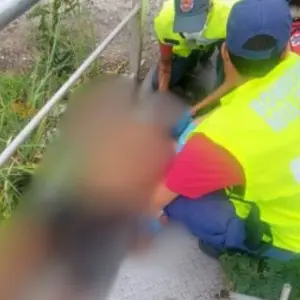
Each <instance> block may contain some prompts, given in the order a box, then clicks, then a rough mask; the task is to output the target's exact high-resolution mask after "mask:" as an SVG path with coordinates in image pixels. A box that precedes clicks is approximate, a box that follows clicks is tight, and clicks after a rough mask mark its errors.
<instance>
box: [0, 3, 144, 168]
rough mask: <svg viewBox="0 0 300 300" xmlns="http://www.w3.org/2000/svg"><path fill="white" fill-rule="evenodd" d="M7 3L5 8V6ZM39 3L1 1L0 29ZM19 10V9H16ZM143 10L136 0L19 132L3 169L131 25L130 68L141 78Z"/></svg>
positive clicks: (6, 153) (1, 161)
mask: <svg viewBox="0 0 300 300" xmlns="http://www.w3.org/2000/svg"><path fill="white" fill-rule="evenodd" d="M2 1H4V2H3V3H4V6H2V4H3V3H2ZM9 1H14V2H15V4H16V7H15V9H16V10H15V11H11V13H10V14H8V13H7V14H6V15H4V16H6V18H5V22H2V20H1V18H2V15H1V12H2V11H3V9H4V8H5V7H6V6H5V3H6V5H8V2H9ZM38 1H39V0H30V1H26V0H23V1H22V0H0V2H1V4H0V30H1V29H2V28H3V27H1V24H2V25H4V24H6V25H7V23H8V21H9V20H12V19H13V17H14V16H18V15H20V14H21V13H22V12H25V11H26V8H28V9H29V8H30V6H32V5H33V4H34V3H37V2H38ZM21 2H25V3H26V4H23V5H22V6H20V7H19V6H18V5H17V4H18V3H19V5H20V4H21ZM17 8H18V9H17ZM142 8H143V3H142V1H140V0H134V1H133V8H132V10H131V11H130V13H129V14H128V15H127V16H126V17H125V18H124V19H123V20H122V21H121V22H120V23H119V24H118V25H117V26H116V27H115V29H114V30H113V31H112V32H111V33H110V34H109V35H108V36H107V37H106V38H105V39H104V40H103V41H102V43H101V44H100V45H99V46H98V47H97V48H96V49H95V50H94V51H93V52H92V53H91V54H90V56H89V57H87V59H86V60H85V61H84V62H83V63H82V64H81V66H80V67H79V68H78V69H77V70H76V71H75V72H74V73H73V74H72V75H71V76H70V78H69V79H68V80H67V81H66V82H65V83H64V84H63V85H62V86H61V88H60V89H59V90H58V91H57V92H56V93H55V94H54V95H53V96H52V97H51V98H50V99H49V100H48V102H47V103H46V104H45V105H44V106H43V107H42V108H41V110H40V111H39V112H38V113H37V114H36V115H35V116H34V117H33V118H32V119H31V120H30V122H29V123H28V124H27V125H26V126H25V127H24V128H23V129H22V130H21V131H20V133H19V134H18V135H17V136H16V137H15V138H14V139H13V140H12V141H11V142H10V144H9V145H8V146H7V147H6V148H5V149H4V151H3V152H2V153H1V154H0V167H2V166H3V165H4V164H5V163H6V162H7V161H8V159H9V158H10V157H11V156H12V155H13V154H14V153H15V151H16V150H17V148H18V147H19V146H20V145H21V144H22V143H23V142H25V140H26V139H27V138H28V137H29V136H30V135H31V133H32V132H33V131H34V129H36V128H37V126H38V125H39V123H40V122H41V121H42V120H43V119H44V118H45V117H46V115H47V114H48V113H49V112H50V110H51V109H52V108H53V107H54V105H55V104H56V103H58V102H59V101H60V100H61V99H62V97H63V96H64V95H65V94H66V93H67V92H68V90H69V89H70V88H71V87H72V86H73V85H74V84H75V83H76V82H77V80H78V79H79V78H80V76H81V75H82V74H83V73H84V72H85V71H86V70H87V69H88V68H89V66H90V65H91V64H92V63H93V62H94V61H95V60H96V59H97V58H98V56H99V55H100V54H101V52H102V51H103V50H104V49H105V48H106V47H107V46H108V45H109V44H110V43H111V42H112V41H113V40H114V38H115V37H116V36H117V35H118V34H119V32H120V31H121V30H122V29H123V28H124V27H125V26H126V25H127V24H129V25H130V28H131V30H130V32H131V34H130V35H131V41H130V46H131V51H130V54H131V55H130V56H131V57H130V65H131V72H132V74H131V75H132V77H133V78H138V76H139V69H140V56H141V45H142Z"/></svg>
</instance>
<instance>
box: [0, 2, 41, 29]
mask: <svg viewBox="0 0 300 300" xmlns="http://www.w3.org/2000/svg"><path fill="white" fill-rule="evenodd" d="M39 1H40V0H0V30H2V29H3V28H4V27H5V26H6V25H8V24H9V23H10V22H12V21H13V20H15V19H16V18H18V17H19V16H21V15H22V14H24V13H25V12H26V11H27V10H29V9H30V8H31V7H32V6H33V5H35V4H37V3H38V2H39Z"/></svg>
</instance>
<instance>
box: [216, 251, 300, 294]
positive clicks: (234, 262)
mask: <svg viewBox="0 0 300 300" xmlns="http://www.w3.org/2000/svg"><path fill="white" fill-rule="evenodd" d="M221 264H222V267H223V270H224V272H225V276H226V279H227V280H228V281H229V282H228V284H229V287H230V289H231V290H233V291H236V292H239V293H242V294H246V295H251V296H255V297H259V298H262V299H267V300H275V299H279V297H280V292H281V289H282V287H283V285H284V284H285V283H289V284H291V285H292V293H291V295H290V298H289V300H299V299H300V280H299V278H300V259H295V260H292V261H287V262H281V261H278V260H275V259H265V260H263V259H258V258H254V257H250V256H248V255H242V254H225V255H223V256H222V257H221Z"/></svg>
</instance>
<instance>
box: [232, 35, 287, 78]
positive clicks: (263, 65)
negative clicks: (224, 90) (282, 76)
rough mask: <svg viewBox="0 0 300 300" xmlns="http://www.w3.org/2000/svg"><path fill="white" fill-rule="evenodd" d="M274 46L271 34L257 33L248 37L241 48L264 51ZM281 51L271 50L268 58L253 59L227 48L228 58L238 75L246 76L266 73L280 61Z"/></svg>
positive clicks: (258, 75)
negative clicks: (238, 54) (236, 53)
mask: <svg viewBox="0 0 300 300" xmlns="http://www.w3.org/2000/svg"><path fill="white" fill-rule="evenodd" d="M275 46H276V40H275V39H274V38H273V37H272V36H269V35H258V36H255V37H253V38H251V39H249V40H248V41H247V42H246V43H245V44H244V45H243V49H246V50H249V51H265V50H268V49H272V48H274V47H275ZM282 52H283V51H279V52H278V51H273V53H272V54H271V56H270V58H267V59H259V60H255V59H248V58H244V57H241V56H237V55H235V54H233V53H232V52H230V50H228V53H229V57H230V60H231V62H232V64H233V65H234V67H235V68H236V70H237V71H238V72H239V73H240V75H242V76H246V77H263V76H265V75H267V74H268V73H269V72H270V71H271V70H272V69H273V68H274V67H276V66H277V65H278V63H279V62H280V59H281V54H282Z"/></svg>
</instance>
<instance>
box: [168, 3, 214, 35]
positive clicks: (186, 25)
mask: <svg viewBox="0 0 300 300" xmlns="http://www.w3.org/2000/svg"><path fill="white" fill-rule="evenodd" d="M173 1H174V2H175V20H174V28H173V30H174V32H187V33H193V32H200V31H201V30H202V29H203V28H204V26H205V23H206V20H207V15H208V11H209V8H210V0H173Z"/></svg>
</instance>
